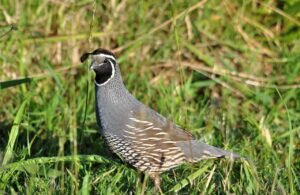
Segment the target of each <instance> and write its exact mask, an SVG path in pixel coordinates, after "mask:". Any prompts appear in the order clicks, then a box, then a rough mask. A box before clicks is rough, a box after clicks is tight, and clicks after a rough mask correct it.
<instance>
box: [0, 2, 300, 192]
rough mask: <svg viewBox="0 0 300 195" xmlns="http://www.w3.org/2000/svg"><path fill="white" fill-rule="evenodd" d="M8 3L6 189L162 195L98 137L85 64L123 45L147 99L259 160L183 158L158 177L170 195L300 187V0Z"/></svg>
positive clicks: (0, 112) (2, 135)
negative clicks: (94, 54) (87, 55)
mask: <svg viewBox="0 0 300 195" xmlns="http://www.w3.org/2000/svg"><path fill="white" fill-rule="evenodd" d="M0 10H1V11H0V27H1V28H0V37H1V38H0V51H1V52H0V64H1V71H0V80H1V87H0V90H1V91H0V102H1V109H0V164H1V166H0V194H3V193H7V194H17V193H18V194H24V193H27V194H32V193H33V192H35V193H41V194H78V193H82V194H89V193H90V194H111V193H114V194H129V193H136V194H140V193H142V191H145V193H146V194H153V193H154V192H156V191H155V189H154V188H153V183H152V182H151V181H150V180H149V179H147V177H146V178H145V181H146V188H145V189H143V187H142V182H141V179H140V175H139V174H138V173H137V172H136V171H135V170H134V169H132V168H131V167H130V166H128V165H126V164H124V163H122V162H121V161H120V160H119V159H118V158H117V157H116V156H113V155H112V154H111V153H110V152H109V150H108V149H107V147H106V146H105V145H104V142H103V139H102V138H101V137H100V135H99V134H98V131H97V129H98V127H97V125H96V119H95V113H94V89H93V87H94V86H93V74H92V73H91V72H89V71H88V63H85V64H80V62H79V57H80V55H81V54H82V53H83V52H85V51H91V50H93V49H95V48H98V47H104V48H109V49H113V50H114V51H115V52H116V54H117V56H118V59H119V63H120V64H121V70H122V73H123V78H124V82H125V83H126V86H127V87H128V88H129V90H130V91H131V92H132V93H133V94H134V95H135V96H136V97H137V98H138V99H139V100H141V101H142V102H144V103H145V104H146V105H149V106H150V107H152V108H154V109H155V110H157V111H158V112H160V113H161V114H163V115H164V116H166V117H168V118H170V119H172V120H173V121H175V122H176V123H177V124H179V125H181V126H182V127H184V128H186V129H189V131H190V132H191V133H192V134H193V135H194V136H195V137H196V138H197V139H200V140H203V141H205V142H207V143H209V144H212V145H215V146H218V147H222V148H225V149H228V150H232V151H235V152H236V153H240V154H241V155H243V156H246V157H248V158H249V159H251V162H246V161H237V162H234V163H233V162H230V161H228V160H207V161H202V162H199V163H196V164H194V165H182V166H180V167H178V168H176V169H174V171H169V172H166V173H164V174H162V175H161V176H162V179H163V184H162V189H163V191H164V192H165V193H166V194H174V192H178V193H179V194H199V193H203V194H216V193H218V194H229V193H234V194H299V193H300V180H299V178H300V176H299V175H300V139H299V138H300V89H299V88H300V77H299V75H300V29H299V26H300V11H299V10H300V3H299V2H297V1H296V0H287V1H255V0H244V1H227V0H210V1H205V0H203V1H195V0H191V1H172V0H170V1H165V2H159V1H149V2H148V1H132V0H128V1H126V0H123V1H115V0H112V1H110V2H102V1H89V0H83V1H76V3H75V2H74V1H64V2H62V1H55V0H48V1H37V0H28V1H19V2H18V3H16V1H9V0H3V1H2V2H1V4H0ZM11 26H15V27H17V29H15V28H13V29H11ZM10 29H11V31H10ZM6 32H7V33H6ZM24 78H26V79H24ZM86 102H88V103H87V104H86Z"/></svg>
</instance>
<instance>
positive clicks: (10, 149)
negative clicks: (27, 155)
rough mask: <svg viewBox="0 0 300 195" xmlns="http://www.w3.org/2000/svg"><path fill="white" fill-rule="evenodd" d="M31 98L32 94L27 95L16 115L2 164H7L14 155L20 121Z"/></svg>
mask: <svg viewBox="0 0 300 195" xmlns="http://www.w3.org/2000/svg"><path fill="white" fill-rule="evenodd" d="M30 99H31V96H29V97H27V98H26V100H24V101H23V103H22V104H21V106H20V108H19V110H18V113H17V115H16V118H15V120H14V124H13V126H12V128H11V131H10V133H9V139H8V143H7V146H6V151H5V154H4V158H3V161H2V165H6V164H7V163H8V162H9V161H10V160H11V159H12V157H13V149H14V146H15V142H16V139H17V137H18V134H19V128H20V123H21V120H22V118H23V115H24V112H25V108H26V105H27V103H28V102H29V100H30Z"/></svg>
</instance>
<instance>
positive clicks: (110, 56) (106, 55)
mask: <svg viewBox="0 0 300 195" xmlns="http://www.w3.org/2000/svg"><path fill="white" fill-rule="evenodd" d="M98 55H100V56H101V57H103V58H110V59H112V60H114V61H116V59H115V57H114V56H112V55H108V54H102V53H101V54H98Z"/></svg>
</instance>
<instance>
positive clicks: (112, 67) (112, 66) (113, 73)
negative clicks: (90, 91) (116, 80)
mask: <svg viewBox="0 0 300 195" xmlns="http://www.w3.org/2000/svg"><path fill="white" fill-rule="evenodd" d="M101 55H102V54H101ZM108 58H109V57H108ZM108 61H109V64H110V65H111V69H112V73H111V76H110V77H109V79H107V81H105V82H104V83H102V84H98V83H97V82H96V80H95V84H96V85H97V86H103V85H105V84H106V83H108V82H109V81H110V80H111V79H112V78H113V77H114V76H115V67H114V64H113V63H112V62H111V61H110V60H108ZM101 66H102V65H101Z"/></svg>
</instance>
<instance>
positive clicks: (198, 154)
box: [177, 140, 240, 162]
mask: <svg viewBox="0 0 300 195" xmlns="http://www.w3.org/2000/svg"><path fill="white" fill-rule="evenodd" d="M177 146H179V147H180V148H181V149H182V151H183V153H184V154H185V155H186V158H187V160H188V161H190V162H197V161H200V160H203V159H211V158H229V159H235V158H240V155H238V154H235V153H232V152H229V151H226V150H222V149H220V148H216V147H214V146H210V145H208V144H205V143H203V142H199V141H197V140H191V141H179V142H177Z"/></svg>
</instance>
